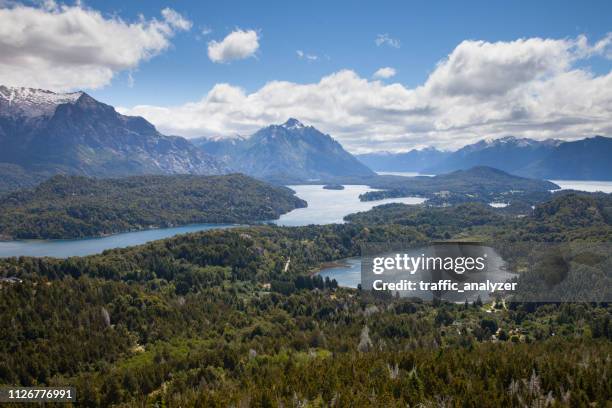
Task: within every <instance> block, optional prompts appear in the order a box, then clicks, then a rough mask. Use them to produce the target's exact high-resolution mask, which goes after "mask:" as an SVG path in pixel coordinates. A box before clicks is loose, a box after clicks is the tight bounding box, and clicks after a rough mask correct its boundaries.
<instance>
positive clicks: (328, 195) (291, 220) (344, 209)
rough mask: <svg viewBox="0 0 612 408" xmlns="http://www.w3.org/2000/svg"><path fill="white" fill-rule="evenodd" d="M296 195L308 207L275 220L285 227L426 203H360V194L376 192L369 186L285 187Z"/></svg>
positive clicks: (393, 200)
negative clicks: (386, 206) (391, 206)
mask: <svg viewBox="0 0 612 408" xmlns="http://www.w3.org/2000/svg"><path fill="white" fill-rule="evenodd" d="M288 187H289V188H291V189H292V190H294V191H295V192H296V195H297V196H298V197H300V198H301V199H303V200H306V201H307V202H308V207H306V208H298V209H297V210H293V211H291V212H289V213H287V214H284V215H281V217H280V218H279V219H278V220H276V221H274V223H275V224H278V225H285V226H300V225H309V224H338V223H342V222H344V220H343V218H344V217H345V216H346V215H348V214H352V213H356V212H361V211H368V210H370V209H372V207H375V206H377V205H382V204H388V203H404V204H421V203H423V202H425V199H424V198H420V197H401V198H388V199H384V200H377V201H359V195H360V194H363V193H366V192H368V191H376V190H375V189H372V188H370V187H368V186H360V185H352V186H344V190H326V189H324V188H323V186H322V185H299V186H288Z"/></svg>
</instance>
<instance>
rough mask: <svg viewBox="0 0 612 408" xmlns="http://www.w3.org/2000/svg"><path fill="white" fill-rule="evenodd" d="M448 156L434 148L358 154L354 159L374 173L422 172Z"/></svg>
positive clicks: (447, 153)
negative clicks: (374, 171)
mask: <svg viewBox="0 0 612 408" xmlns="http://www.w3.org/2000/svg"><path fill="white" fill-rule="evenodd" d="M450 155H451V153H450V152H445V151H442V150H438V149H436V148H435V147H427V148H425V149H419V150H417V149H413V150H410V151H408V152H403V153H391V152H386V151H385V152H374V153H365V154H359V155H357V156H355V157H357V159H359V161H361V162H362V163H364V164H365V165H367V166H368V167H370V168H371V169H374V170H376V171H381V172H384V171H388V172H422V171H423V170H424V169H426V168H428V167H431V166H436V165H438V164H439V163H441V162H442V161H444V160H445V159H446V158H447V157H448V156H450Z"/></svg>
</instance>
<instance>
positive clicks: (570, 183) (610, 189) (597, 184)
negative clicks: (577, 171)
mask: <svg viewBox="0 0 612 408" xmlns="http://www.w3.org/2000/svg"><path fill="white" fill-rule="evenodd" d="M550 181H552V182H553V183H555V184H556V185H558V186H559V187H561V190H580V191H589V192H592V193H593V192H597V191H601V192H604V193H612V181H590V180H550Z"/></svg>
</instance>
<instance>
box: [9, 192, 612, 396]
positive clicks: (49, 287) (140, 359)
mask: <svg viewBox="0 0 612 408" xmlns="http://www.w3.org/2000/svg"><path fill="white" fill-rule="evenodd" d="M609 203H610V197H609V196H605V195H576V194H568V195H561V196H559V197H556V198H555V200H553V201H552V202H550V203H547V204H544V205H542V206H540V207H538V208H536V211H535V215H534V216H531V217H525V218H513V217H509V216H502V215H500V214H498V213H496V212H494V211H492V210H491V209H490V208H487V207H485V206H481V205H478V204H468V205H462V206H457V207H451V208H421V207H416V208H415V207H410V206H403V205H393V206H385V207H379V208H375V209H374V210H372V211H370V212H367V213H362V214H358V215H355V216H352V217H350V218H349V219H350V221H351V222H349V223H347V224H341V225H326V226H308V227H297V228H286V227H273V226H258V227H248V228H246V227H245V228H235V229H231V230H218V231H208V232H202V233H196V234H187V235H182V236H177V237H174V238H172V239H167V240H162V241H157V242H152V243H148V244H146V245H142V246H138V247H133V248H125V249H117V250H112V251H106V252H105V253H103V254H101V255H96V256H90V257H85V258H70V259H65V260H59V259H34V258H19V259H16V258H13V259H6V260H2V261H0V276H5V277H8V276H16V277H19V278H20V279H22V280H23V282H22V283H19V282H14V283H1V285H2V286H1V287H0V384H21V385H72V386H76V387H77V390H78V391H77V392H78V405H80V406H86V407H97V406H112V405H116V404H125V406H150V405H155V404H157V405H158V406H168V407H178V406H183V407H184V406H207V407H208V406H211V407H215V406H218V407H225V406H251V407H280V406H285V407H287V406H304V407H322V406H337V407H344V406H371V407H379V406H385V407H387V406H390V407H396V406H397V407H400V406H402V407H405V406H417V405H419V404H422V406H468V407H482V406H490V407H499V406H547V404H548V405H549V406H589V405H591V406H607V405H609V404H610V401H611V400H612V383H611V382H610V381H609V375H610V370H611V369H612V360H611V359H610V356H611V355H612V324H611V320H612V308H611V307H610V306H609V305H608V304H588V303H581V304H537V303H525V304H517V303H511V304H506V303H503V302H495V303H492V304H484V305H483V304H482V302H475V303H474V304H461V305H457V304H446V303H434V304H432V303H427V302H420V301H410V300H406V299H398V298H390V297H384V296H383V297H373V296H372V295H370V294H369V293H367V292H362V291H359V290H353V289H345V288H337V287H336V285H335V284H334V282H333V281H331V282H330V281H328V282H325V281H322V280H321V279H318V278H312V277H311V275H312V271H313V270H316V268H317V266H318V265H320V264H321V263H324V262H330V261H333V260H338V259H341V258H345V257H349V256H355V255H358V251H359V246H360V244H362V243H364V242H386V241H389V242H393V241H400V240H402V241H404V242H414V243H420V242H426V241H428V240H431V239H438V237H440V236H441V237H444V236H446V235H449V236H450V237H451V238H461V237H466V238H467V237H472V238H474V237H485V238H490V237H496V239H505V240H507V241H508V242H511V241H514V242H521V241H524V242H529V240H530V239H532V238H533V237H538V238H539V240H542V241H547V242H558V241H561V240H563V241H580V240H593V241H600V242H609V239H610V237H611V234H612V226H611V225H610V220H609V218H607V217H606V215H605V214H606V212H605V211H606V208H608V207H609ZM581 208H582V209H586V210H587V211H583V210H581ZM568 214H573V215H571V216H572V217H574V218H573V220H574V222H572V223H569V224H568V223H567V222H565V221H564V220H565V217H566V216H568Z"/></svg>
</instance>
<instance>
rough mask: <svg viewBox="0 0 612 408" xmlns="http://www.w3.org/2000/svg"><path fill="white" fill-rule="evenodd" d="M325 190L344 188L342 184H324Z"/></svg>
mask: <svg viewBox="0 0 612 408" xmlns="http://www.w3.org/2000/svg"><path fill="white" fill-rule="evenodd" d="M323 188H324V189H325V190H344V186H343V185H342V184H326V185H324V186H323Z"/></svg>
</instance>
